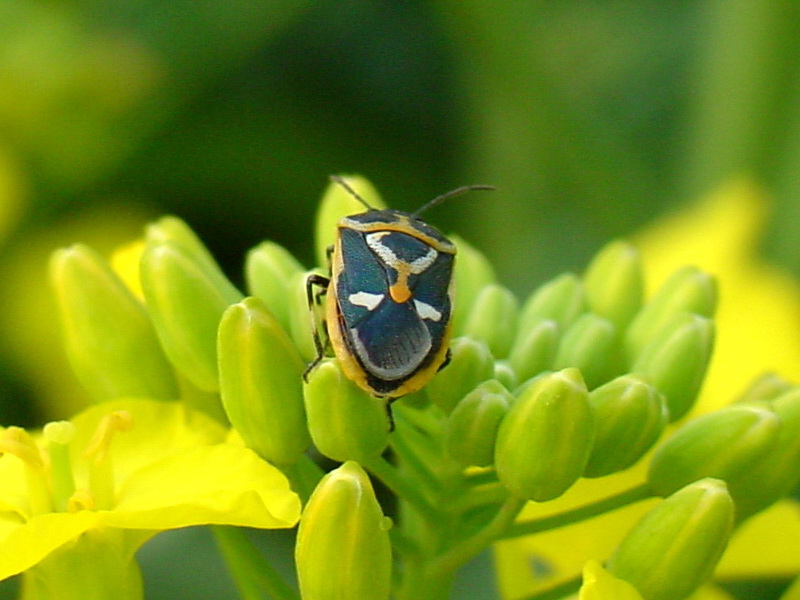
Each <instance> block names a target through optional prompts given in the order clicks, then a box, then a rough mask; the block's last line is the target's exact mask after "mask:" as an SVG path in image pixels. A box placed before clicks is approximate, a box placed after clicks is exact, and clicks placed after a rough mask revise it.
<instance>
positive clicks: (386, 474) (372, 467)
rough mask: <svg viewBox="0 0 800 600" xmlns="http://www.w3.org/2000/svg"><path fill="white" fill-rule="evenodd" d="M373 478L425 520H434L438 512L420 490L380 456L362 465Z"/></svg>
mask: <svg viewBox="0 0 800 600" xmlns="http://www.w3.org/2000/svg"><path fill="white" fill-rule="evenodd" d="M364 466H365V467H366V468H367V470H368V471H370V472H371V473H372V474H373V475H375V477H377V478H378V479H380V480H381V482H382V483H383V484H384V485H385V486H386V487H387V488H389V489H390V490H391V491H392V492H393V493H394V494H395V495H396V496H397V497H398V498H399V499H401V500H405V501H406V502H408V504H409V505H410V506H413V507H414V509H416V511H417V512H418V513H419V514H420V515H421V516H423V517H424V518H425V519H428V520H430V519H435V518H436V515H437V514H439V512H440V511H439V510H438V509H437V508H436V507H435V506H434V505H433V504H431V502H430V501H429V500H428V498H426V497H425V495H424V494H423V493H422V492H421V491H420V489H419V488H418V487H417V486H415V485H412V484H411V483H410V482H409V481H408V480H406V479H405V478H404V477H403V476H402V475H401V474H400V473H399V471H398V470H397V467H395V466H394V465H393V464H391V463H390V462H389V461H388V460H386V459H385V458H383V457H382V456H379V457H377V458H376V459H375V460H371V461H369V462H368V463H366V464H365V465H364Z"/></svg>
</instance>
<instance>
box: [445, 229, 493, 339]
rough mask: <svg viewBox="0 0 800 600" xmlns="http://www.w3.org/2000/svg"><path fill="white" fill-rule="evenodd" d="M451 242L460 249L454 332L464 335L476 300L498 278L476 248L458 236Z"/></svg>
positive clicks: (457, 268) (457, 267)
mask: <svg viewBox="0 0 800 600" xmlns="http://www.w3.org/2000/svg"><path fill="white" fill-rule="evenodd" d="M450 241H451V242H453V243H454V244H455V245H456V248H458V257H457V258H456V263H455V269H454V271H453V283H454V288H455V292H454V296H455V300H454V302H453V316H452V319H453V331H454V332H455V335H463V334H462V326H463V325H464V323H466V321H467V318H468V316H469V314H470V313H471V312H472V306H473V304H474V303H475V299H476V298H477V297H478V294H479V293H480V291H481V290H482V289H483V288H484V287H486V286H487V285H489V284H490V283H495V282H496V281H497V278H496V277H495V274H494V270H493V269H492V265H491V263H489V261H488V260H487V259H486V257H485V256H484V255H483V254H482V253H481V252H479V251H478V250H477V249H476V248H475V247H474V246H472V245H470V244H468V243H467V242H466V241H465V240H463V239H462V238H460V237H459V236H457V235H453V236H450Z"/></svg>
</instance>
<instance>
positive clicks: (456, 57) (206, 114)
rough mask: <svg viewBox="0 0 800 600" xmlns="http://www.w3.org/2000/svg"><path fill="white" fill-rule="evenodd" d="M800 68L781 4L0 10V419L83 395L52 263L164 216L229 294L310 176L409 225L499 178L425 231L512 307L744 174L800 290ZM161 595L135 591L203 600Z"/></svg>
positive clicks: (796, 24)
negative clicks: (228, 282)
mask: <svg viewBox="0 0 800 600" xmlns="http://www.w3.org/2000/svg"><path fill="white" fill-rule="evenodd" d="M799 67H800V3H797V2H796V0H703V1H697V0H695V1H688V0H676V1H670V2H666V1H663V0H662V1H656V0H639V1H624V0H604V1H601V0H562V1H561V2H543V1H536V0H504V1H502V2H496V1H492V0H462V1H460V2H454V1H448V0H440V1H429V2H424V1H409V2H398V1H391V0H343V1H338V2H333V1H324V0H321V1H316V2H311V1H302V0H230V1H228V2H220V1H216V2H215V1H213V0H165V1H161V2H152V1H147V0H142V1H139V2H125V1H123V0H103V1H102V2H101V1H99V0H61V1H48V2H46V1H34V0H0V282H2V283H1V284H0V302H2V306H3V308H4V310H3V311H0V312H1V313H2V315H0V422H2V423H12V422H13V423H19V424H37V423H41V422H42V420H44V419H46V418H55V417H65V416H68V415H70V414H71V413H73V412H74V410H75V409H76V408H77V407H79V406H81V405H82V403H83V402H85V397H84V395H83V392H82V391H81V390H80V389H79V388H78V387H77V385H76V384H75V382H74V380H73V379H72V378H71V375H70V374H69V373H68V371H67V368H66V366H65V364H64V359H63V357H62V355H61V349H60V346H59V338H58V331H57V324H56V323H55V321H54V319H53V311H52V305H51V301H50V298H49V296H48V293H49V291H48V289H47V287H46V280H45V268H46V261H47V256H48V254H49V253H50V252H51V251H52V250H53V249H54V248H55V247H57V246H59V245H64V244H69V243H72V242H75V241H78V240H81V241H87V242H88V243H91V244H93V245H95V246H96V247H98V248H99V249H101V250H103V251H110V250H111V249H112V248H114V247H115V246H117V245H118V244H120V243H123V242H126V241H128V240H131V239H133V238H134V237H136V236H137V235H138V234H139V232H140V231H141V227H142V225H143V224H144V223H145V222H147V220H149V219H152V218H154V217H156V216H158V215H160V214H162V213H165V212H169V213H175V214H177V215H179V216H181V217H183V218H184V219H185V220H187V221H188V222H189V223H190V225H191V226H192V227H194V228H195V230H196V231H198V233H199V234H200V235H201V237H202V238H203V239H204V240H205V241H206V242H207V244H208V245H209V246H210V248H211V250H212V252H213V253H214V254H215V255H216V256H217V257H218V258H219V260H220V261H221V262H222V264H223V266H224V268H225V270H226V272H227V273H229V275H230V276H231V278H232V279H233V280H234V281H236V282H237V283H240V282H241V263H242V259H243V256H244V253H245V252H246V250H247V249H248V248H250V247H252V246H253V245H255V244H256V243H258V242H259V241H261V240H263V239H266V238H270V239H273V240H275V241H277V242H279V243H281V244H284V245H285V246H287V247H289V248H290V249H291V250H292V251H293V252H295V253H296V254H297V255H298V256H299V257H301V259H302V260H303V261H304V262H305V263H306V264H307V265H310V262H311V257H312V242H311V239H310V235H311V231H312V219H313V214H314V209H315V205H316V202H317V200H318V198H319V196H320V194H321V192H322V190H323V188H324V186H325V185H326V183H327V181H326V177H327V175H328V174H329V173H339V172H344V173H352V172H358V173H361V174H363V175H365V176H366V177H368V178H369V179H371V180H372V181H373V182H374V183H375V184H376V185H377V186H378V188H379V189H380V190H381V192H382V194H383V195H384V197H385V199H386V200H387V202H388V203H389V205H390V206H392V207H394V208H400V209H409V210H411V209H414V208H416V207H418V206H420V205H421V204H422V203H423V202H424V201H426V200H428V199H430V198H432V197H433V196H435V195H437V194H439V193H442V192H444V191H447V190H450V189H452V188H454V187H457V186H460V185H463V184H467V183H489V184H493V185H495V186H497V187H498V191H497V192H495V193H493V194H480V195H478V194H475V195H470V196H466V197H462V198H459V199H458V200H454V201H452V202H450V203H446V204H444V205H442V206H441V207H438V208H436V209H435V211H431V213H429V214H428V215H427V219H428V220H430V221H431V222H432V223H434V224H436V225H438V226H440V227H441V228H442V229H443V230H445V231H458V232H459V233H460V234H461V235H462V236H463V237H465V238H466V239H467V240H469V241H470V242H472V243H473V244H474V245H476V246H477V247H478V248H479V249H481V250H483V251H484V252H485V253H486V254H487V255H488V256H489V257H490V259H491V260H492V262H493V263H494V264H495V266H496V268H497V270H498V272H499V273H500V276H501V279H502V280H503V281H504V282H505V283H507V284H508V285H510V286H511V287H512V288H513V289H515V290H516V291H518V292H526V291H528V290H529V289H531V287H533V285H534V284H535V283H536V282H537V281H541V280H542V279H543V278H544V277H546V276H551V275H553V274H555V273H557V272H559V271H562V270H564V269H580V268H582V266H583V265H584V264H585V262H586V260H587V259H588V257H589V256H590V255H591V254H592V253H593V252H594V251H596V250H597V249H598V248H599V247H600V246H601V245H602V244H603V243H604V242H605V241H607V240H608V239H609V238H611V237H614V236H620V235H627V234H629V233H631V232H632V231H634V230H635V229H636V228H637V227H638V226H640V225H642V224H643V223H646V222H648V221H649V220H651V219H653V218H654V217H656V216H657V215H659V214H661V213H663V212H665V211H668V210H670V209H671V208H673V207H675V206H680V205H684V204H687V203H691V202H694V201H697V200H698V199H699V198H701V197H702V196H703V195H704V194H706V193H708V192H710V191H711V190H713V189H715V188H716V187H717V186H719V185H721V184H723V183H725V182H726V181H728V180H729V179H730V178H733V177H737V176H741V175H749V176H753V177H754V178H755V179H756V181H757V182H758V183H760V184H761V185H762V186H763V187H764V189H765V190H766V191H767V192H768V194H769V197H770V199H771V202H772V221H771V223H772V224H771V227H770V230H769V232H768V235H765V238H764V240H763V241H764V243H763V249H764V252H765V254H766V256H768V257H769V258H770V259H771V260H773V261H776V262H778V263H780V264H782V265H784V266H786V267H788V268H790V269H792V270H793V271H794V272H795V273H797V274H800V244H798V242H797V240H798V239H800V238H798V235H800V168H798V165H800V68H799ZM189 538H191V535H189ZM191 539H192V540H193V539H194V538H191ZM167 543H171V542H167ZM175 543H179V542H175ZM186 543H187V544H188V546H183V547H184V548H185V547H194V546H193V544H194V543H195V542H194V541H190V542H186ZM201 546H202V544H201ZM153 552H156V554H157V551H153ZM181 553H188V554H189V555H190V556H192V555H202V552H195V551H194V550H192V551H185V552H175V551H174V550H171V551H170V552H169V555H170V556H171V557H174V556H175V555H176V554H181ZM155 562H156V563H158V562H159V561H158V560H156V561H155ZM196 564H198V563H196ZM199 564H201V565H202V564H203V563H202V562H201V563H199ZM170 565H171V563H170ZM170 565H167V566H170ZM178 570H180V569H178ZM188 570H189V571H190V572H191V571H192V568H188ZM194 570H195V571H197V572H198V573H202V572H203V570H204V569H203V568H200V569H197V568H195V569H194ZM166 571H170V569H169V568H166V569H165V568H164V566H163V565H162V571H159V575H158V577H160V576H161V573H162V572H166ZM174 571H175V569H171V574H168V575H169V576H171V577H173V581H174V577H176V574H175V572H174ZM181 572H182V573H184V574H185V572H186V571H185V570H184V571H181ZM152 577H153V578H155V579H152V580H150V581H160V580H158V579H157V577H156V575H153V576H152ZM178 577H180V575H179V576H178ZM167 578H169V577H167ZM179 581H180V582H181V583H180V585H170V584H168V583H164V584H163V585H162V584H159V583H151V584H149V586H148V593H149V596H148V597H149V598H153V599H156V598H165V599H166V598H205V597H209V598H211V597H215V598H216V597H220V595H219V593H218V592H215V591H213V590H211V588H210V587H209V586H208V585H207V583H203V581H202V577H200V578H199V579H193V580H191V581H183V580H182V579H179ZM465 587H466V588H467V589H468V590H469V589H472V591H471V592H470V591H466V592H464V593H463V594H461V595H460V596H459V597H463V598H470V597H473V598H487V597H490V593H489V592H487V591H486V590H485V589H484V590H480V589H478V588H474V587H472V588H470V586H469V585H468V586H465ZM170 589H172V590H173V592H169V590H170ZM204 593H206V594H208V595H203V594H204ZM759 593H761V592H759ZM742 597H745V596H742ZM751 597H769V596H751Z"/></svg>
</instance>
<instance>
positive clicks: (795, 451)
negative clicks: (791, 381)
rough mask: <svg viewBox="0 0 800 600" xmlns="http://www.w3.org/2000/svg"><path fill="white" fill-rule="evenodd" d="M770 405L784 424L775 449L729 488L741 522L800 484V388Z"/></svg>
mask: <svg viewBox="0 0 800 600" xmlns="http://www.w3.org/2000/svg"><path fill="white" fill-rule="evenodd" d="M770 405H771V406H772V410H773V411H774V412H775V414H776V415H777V416H778V418H779V419H780V421H781V427H780V431H779V432H778V435H777V441H776V442H775V445H774V447H772V449H771V450H770V451H769V452H768V453H765V454H763V456H762V457H761V458H760V459H759V460H758V461H757V462H756V463H755V464H754V465H753V466H752V467H751V468H749V469H747V470H742V471H741V473H740V474H739V475H738V476H734V477H733V478H732V479H731V481H730V483H729V484H728V487H729V488H730V490H731V495H732V496H733V498H734V499H735V500H736V519H737V520H739V521H741V520H744V519H746V518H747V517H749V516H751V515H753V514H755V513H757V512H759V511H760V510H763V509H764V508H766V507H767V506H769V505H770V504H772V503H773V502H775V501H777V500H779V499H780V498H782V497H784V496H786V495H788V494H790V493H791V492H792V490H795V489H797V486H798V485H800V389H798V388H794V389H792V390H789V391H788V392H786V393H784V394H782V395H781V396H779V397H778V398H776V399H775V400H773V401H772V402H771V403H770Z"/></svg>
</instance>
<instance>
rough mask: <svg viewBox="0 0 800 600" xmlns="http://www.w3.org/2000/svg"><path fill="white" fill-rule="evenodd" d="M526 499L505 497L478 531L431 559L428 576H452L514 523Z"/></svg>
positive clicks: (435, 577)
mask: <svg viewBox="0 0 800 600" xmlns="http://www.w3.org/2000/svg"><path fill="white" fill-rule="evenodd" d="M525 502H526V500H525V499H524V498H521V497H519V496H515V495H511V496H509V497H508V498H506V500H505V502H503V505H502V506H501V507H500V510H499V511H497V514H496V515H495V517H494V518H493V519H492V520H491V521H490V522H489V523H488V524H487V525H486V527H484V528H483V529H481V530H480V531H478V532H477V533H476V534H474V535H473V536H471V537H468V538H467V539H465V540H462V541H460V542H459V543H458V544H457V545H455V546H453V547H452V548H450V549H449V550H447V551H446V552H444V553H443V554H441V555H440V556H438V557H437V558H436V559H434V560H433V561H432V563H431V564H430V566H429V569H428V576H429V577H431V578H433V579H441V578H445V577H452V575H453V574H454V573H455V572H456V570H457V569H458V568H459V567H461V566H462V565H463V564H464V563H466V562H467V561H468V560H469V559H471V558H472V557H474V556H476V555H478V554H479V553H480V552H481V551H482V550H483V549H484V548H486V547H487V546H489V544H491V543H492V542H494V541H495V540H496V539H498V538H499V537H501V536H502V535H503V534H504V533H505V532H506V531H507V530H508V528H509V527H511V525H512V524H513V523H514V519H516V518H517V515H518V514H519V512H520V511H521V510H522V508H523V507H524V506H525Z"/></svg>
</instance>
